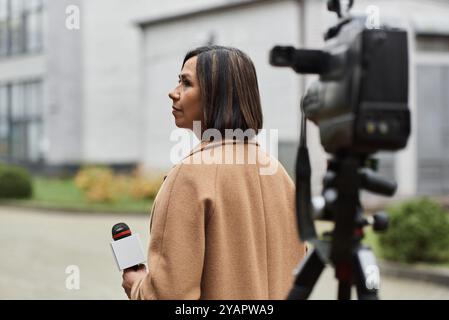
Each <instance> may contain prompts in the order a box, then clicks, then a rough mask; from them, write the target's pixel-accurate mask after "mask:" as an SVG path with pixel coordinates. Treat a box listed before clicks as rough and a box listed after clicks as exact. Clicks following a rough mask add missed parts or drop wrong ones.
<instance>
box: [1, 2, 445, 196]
mask: <svg viewBox="0 0 449 320" xmlns="http://www.w3.org/2000/svg"><path fill="white" fill-rule="evenodd" d="M355 2H356V4H355V7H354V12H358V13H366V12H367V10H368V13H372V12H373V10H374V12H376V10H377V11H378V13H379V18H380V20H381V21H387V22H391V23H393V24H399V25H401V26H403V27H405V28H407V29H408V31H409V34H410V62H411V69H410V71H411V73H410V108H411V110H412V114H413V133H412V136H411V138H410V140H409V144H408V147H407V148H406V149H405V150H404V151H401V152H398V153H396V154H382V155H380V157H381V159H382V161H381V163H382V171H383V172H384V173H386V174H388V175H389V176H395V177H396V179H397V180H398V182H399V192H398V194H402V195H407V194H417V193H420V194H424V193H432V194H441V193H447V192H448V191H449V153H448V152H447V149H448V147H449V126H448V124H447V123H449V111H448V110H449V108H448V105H449V96H448V93H447V92H448V91H447V90H445V89H446V88H447V87H448V86H449V24H448V22H447V16H449V3H448V2H447V1H437V0H428V1H418V0H376V1H367V0H356V1H355ZM373 5H374V6H376V7H370V6H373ZM370 10H371V11H370ZM78 18H79V20H77V19H78ZM336 21H337V19H336V17H335V14H333V13H330V12H328V11H327V10H326V1H325V0H246V1H242V0H240V1H239V0H208V1H204V0H170V1H161V0H129V1H123V0H71V1H68V0H32V1H30V0H27V1H24V0H0V159H2V160H7V161H11V162H16V163H21V164H25V165H28V166H31V167H35V168H39V169H40V170H45V171H47V172H52V171H55V172H59V171H61V170H65V169H67V168H77V167H78V166H79V165H82V164H85V163H97V164H107V165H114V166H116V167H130V166H133V165H135V164H137V163H143V164H144V165H145V166H146V167H147V168H151V169H167V168H169V167H170V166H171V165H172V164H173V149H174V146H175V145H176V144H177V143H178V141H179V140H178V141H177V140H176V139H174V136H172V134H173V132H174V130H175V129H176V128H175V125H174V121H173V118H172V115H171V102H170V100H169V99H168V96H167V94H168V92H169V90H171V89H172V88H173V87H174V86H175V85H176V83H177V75H178V73H179V69H180V67H181V62H182V59H183V57H184V55H185V53H186V52H187V51H188V50H189V49H191V48H194V47H196V46H199V45H204V44H207V43H215V44H221V45H230V46H236V47H238V48H240V49H242V50H243V51H245V52H246V53H248V55H249V56H250V57H251V58H252V59H253V61H254V63H255V65H256V69H257V72H258V79H259V86H260V91H261V96H262V105H263V110H264V123H265V126H264V128H265V129H266V130H270V129H277V130H278V138H279V144H270V143H268V144H269V145H267V146H266V147H267V149H268V151H270V152H273V153H277V154H278V157H279V158H280V160H281V161H282V162H283V163H284V165H285V166H286V167H287V169H288V170H289V172H290V173H293V164H294V160H295V153H296V147H297V141H298V134H299V130H298V129H299V116H300V113H299V98H300V97H301V95H302V94H303V93H304V91H305V88H306V86H307V84H308V82H309V81H310V80H312V79H313V77H306V78H304V77H302V76H298V75H296V74H295V73H294V72H293V71H292V70H289V69H280V68H274V67H272V66H270V65H269V63H268V53H269V51H270V49H271V48H272V47H273V46H274V45H276V44H282V45H294V46H297V47H309V48H321V47H322V46H323V44H324V41H323V39H322V35H323V33H324V31H325V30H326V29H327V28H328V27H329V26H331V25H332V24H334V23H335V22H336ZM78 22H79V26H78V25H77V23H78ZM418 119H419V121H418ZM309 131H310V132H309V145H310V148H311V153H312V154H311V157H312V168H313V180H314V183H313V184H314V191H315V192H318V191H319V190H320V185H321V179H322V176H323V173H324V171H325V167H326V155H325V153H324V152H323V149H322V148H321V146H320V143H319V137H318V132H317V130H316V128H314V127H313V126H310V128H309ZM268 132H269V131H268ZM270 138H272V139H275V137H274V136H271V137H270ZM177 156H180V155H177Z"/></svg>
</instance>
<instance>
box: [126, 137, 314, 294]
mask: <svg viewBox="0 0 449 320" xmlns="http://www.w3.org/2000/svg"><path fill="white" fill-rule="evenodd" d="M242 150H243V151H244V152H245V155H247V156H246V157H245V159H244V164H239V163H243V162H242V159H241V158H240V162H237V161H239V158H238V155H241V154H242ZM249 154H251V155H252V156H254V154H255V155H256V158H257V160H256V161H254V159H253V158H252V156H248V155H249ZM226 157H228V158H226ZM232 159H233V160H234V164H229V163H230V162H232V161H230V160H232ZM251 159H252V160H251ZM201 160H202V163H201V164H199V162H200V161H201ZM220 161H221V163H220ZM264 164H269V165H264ZM276 165H277V166H278V167H277V170H274V171H273V170H271V169H270V170H266V172H265V174H261V172H262V171H263V169H264V168H265V169H267V168H268V167H270V166H271V167H275V166H276ZM267 172H269V173H272V174H266V173H267ZM294 188H295V187H294V184H293V182H292V180H291V179H290V177H289V176H288V175H287V173H286V171H285V169H284V168H283V167H282V166H281V164H280V163H279V162H278V161H277V160H276V159H274V158H271V157H269V156H268V155H267V154H266V153H265V152H263V151H262V150H260V148H259V146H258V145H257V144H255V143H254V142H250V143H247V144H242V143H237V144H235V143H234V142H233V141H232V140H225V141H222V142H215V143H202V144H200V145H199V146H197V147H196V148H195V149H194V150H193V151H192V153H191V154H190V155H189V156H188V157H186V158H185V159H184V160H183V161H182V162H181V163H180V164H178V165H176V166H174V167H173V168H172V170H171V171H170V172H169V173H168V175H167V177H166V179H165V181H164V183H163V185H162V187H161V189H160V191H159V193H158V195H157V197H156V199H155V202H154V204H153V209H152V216H151V223H150V235H151V237H150V245H149V251H148V267H149V273H148V274H147V276H146V277H144V278H143V279H142V280H141V281H138V282H136V283H135V284H134V285H133V287H132V291H131V298H132V299H285V298H286V296H287V294H288V292H289V290H290V289H291V287H292V284H293V280H294V277H293V269H294V268H295V267H296V266H297V264H298V262H299V261H300V260H301V259H302V258H303V257H304V255H305V251H306V250H305V245H304V244H303V243H301V242H300V241H299V237H298V235H297V229H296V218H295V211H294V208H295V199H294V196H295V191H294Z"/></svg>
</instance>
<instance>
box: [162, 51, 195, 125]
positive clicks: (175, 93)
mask: <svg viewBox="0 0 449 320" xmlns="http://www.w3.org/2000/svg"><path fill="white" fill-rule="evenodd" d="M196 61H197V57H196V56H195V57H192V58H190V59H189V60H187V61H186V63H185V64H184V67H183V68H182V70H181V74H180V75H179V82H178V85H177V86H176V87H175V88H174V90H172V91H171V92H170V93H169V94H168V96H169V97H170V99H172V100H173V105H172V113H173V116H174V117H175V123H176V126H177V127H178V128H186V129H193V121H201V120H202V118H203V112H202V108H201V99H200V88H199V85H198V79H197V76H196Z"/></svg>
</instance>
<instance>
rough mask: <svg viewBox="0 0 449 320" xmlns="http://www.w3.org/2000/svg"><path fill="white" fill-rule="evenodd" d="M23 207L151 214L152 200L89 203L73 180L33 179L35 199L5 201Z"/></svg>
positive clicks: (122, 198) (127, 199) (118, 200)
mask: <svg viewBox="0 0 449 320" xmlns="http://www.w3.org/2000/svg"><path fill="white" fill-rule="evenodd" d="M2 202H3V203H10V204H17V205H23V206H30V207H37V208H49V209H52V208H53V209H67V210H76V211H96V212H124V213H126V212H129V213H149V211H150V209H151V206H152V203H153V201H152V200H135V199H131V198H129V197H121V198H119V199H117V200H116V201H115V202H111V203H94V202H90V201H88V200H87V199H86V198H85V197H84V195H83V193H82V192H81V190H79V189H78V188H77V187H76V186H75V184H74V182H73V180H72V179H50V178H42V177H34V178H33V197H32V199H29V200H5V201H2Z"/></svg>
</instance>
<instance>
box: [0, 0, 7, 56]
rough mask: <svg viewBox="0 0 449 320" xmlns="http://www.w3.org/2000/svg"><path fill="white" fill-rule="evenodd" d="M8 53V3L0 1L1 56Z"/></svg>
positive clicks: (3, 0)
mask: <svg viewBox="0 0 449 320" xmlns="http://www.w3.org/2000/svg"><path fill="white" fill-rule="evenodd" d="M7 53H8V1H7V0H0V56H4V55H6V54H7Z"/></svg>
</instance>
